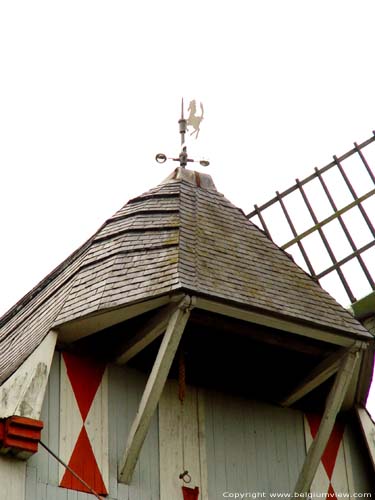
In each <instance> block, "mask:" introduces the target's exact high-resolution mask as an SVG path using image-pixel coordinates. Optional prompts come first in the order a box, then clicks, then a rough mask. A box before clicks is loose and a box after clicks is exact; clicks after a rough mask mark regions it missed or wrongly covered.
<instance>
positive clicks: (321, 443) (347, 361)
mask: <svg viewBox="0 0 375 500" xmlns="http://www.w3.org/2000/svg"><path fill="white" fill-rule="evenodd" d="M358 357H359V354H358V351H356V352H352V351H350V352H349V353H348V354H347V355H346V356H345V358H344V360H343V361H342V363H341V364H340V368H339V371H338V372H337V375H336V378H335V381H334V384H333V386H332V389H331V391H330V393H329V395H328V398H327V403H326V408H325V410H324V414H323V418H322V421H321V423H320V426H319V429H318V432H317V434H316V437H315V439H314V441H313V442H312V445H311V446H310V448H309V451H308V452H307V456H306V459H305V462H304V464H303V467H302V470H301V472H300V475H299V477H298V480H297V484H296V486H295V488H294V496H293V497H294V498H298V497H299V496H300V495H301V494H302V493H304V494H305V493H308V492H309V490H310V486H311V483H312V481H313V479H314V476H315V474H316V470H317V468H318V465H319V462H320V460H321V458H322V455H323V452H324V450H325V447H326V446H327V443H328V439H329V437H330V435H331V432H332V429H333V426H334V424H335V421H336V416H337V414H338V412H339V411H340V408H341V405H342V402H343V400H344V397H345V394H346V391H347V389H348V386H349V384H350V381H351V378H352V375H353V372H354V368H355V365H356V363H357V361H358Z"/></svg>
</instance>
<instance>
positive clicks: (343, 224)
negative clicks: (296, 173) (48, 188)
mask: <svg viewBox="0 0 375 500" xmlns="http://www.w3.org/2000/svg"><path fill="white" fill-rule="evenodd" d="M316 172H317V174H318V179H319V181H320V184H321V186H322V188H323V190H324V192H325V194H326V196H327V198H328V200H329V202H330V204H331V207H332V208H333V210H334V211H335V213H336V212H337V206H336V203H335V202H334V199H333V198H332V195H331V193H330V192H329V190H328V187H327V185H326V183H325V181H324V179H323V176H322V175H321V173H320V172H319V171H318V169H316ZM337 220H338V221H339V223H340V225H341V228H342V230H343V231H344V233H345V236H346V237H347V239H348V241H349V243H350V245H351V247H352V249H353V250H354V255H353V254H352V255H353V257H354V256H356V257H357V260H358V263H359V265H360V266H361V268H362V271H363V272H364V274H365V276H366V278H367V281H368V282H369V283H370V286H371V288H372V289H374V288H375V283H374V280H373V279H372V276H371V274H370V273H369V271H368V269H367V266H366V264H365V262H364V260H363V258H362V256H361V254H360V253H358V248H357V245H356V244H355V243H354V240H353V238H352V237H351V235H350V232H349V230H348V228H347V227H346V224H345V222H344V219H343V218H342V217H341V214H337Z"/></svg>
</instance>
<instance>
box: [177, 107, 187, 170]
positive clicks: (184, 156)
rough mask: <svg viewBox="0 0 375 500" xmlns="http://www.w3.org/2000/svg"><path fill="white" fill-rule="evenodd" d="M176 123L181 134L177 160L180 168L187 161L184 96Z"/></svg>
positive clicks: (184, 165) (183, 166)
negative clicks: (179, 116)
mask: <svg viewBox="0 0 375 500" xmlns="http://www.w3.org/2000/svg"><path fill="white" fill-rule="evenodd" d="M178 123H179V125H180V134H181V151H180V156H179V160H180V166H181V167H182V168H185V167H186V165H187V161H188V154H187V148H186V144H185V134H186V127H187V121H186V118H184V98H182V99H181V118H180V119H179V120H178Z"/></svg>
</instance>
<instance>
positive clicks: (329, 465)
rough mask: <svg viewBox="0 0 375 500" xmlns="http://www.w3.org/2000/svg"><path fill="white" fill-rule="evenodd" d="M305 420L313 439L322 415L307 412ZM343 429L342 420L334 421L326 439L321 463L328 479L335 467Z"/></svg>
mask: <svg viewBox="0 0 375 500" xmlns="http://www.w3.org/2000/svg"><path fill="white" fill-rule="evenodd" d="M306 417H307V420H308V422H309V426H310V431H311V435H312V437H313V439H315V436H316V434H317V432H318V429H319V425H320V421H321V419H322V417H321V416H320V415H317V414H314V413H309V414H308V415H306ZM344 431H345V424H343V423H342V422H339V421H336V423H335V425H334V427H333V429H332V433H331V435H330V438H329V440H328V443H327V446H326V449H325V450H324V453H323V456H322V463H323V465H324V468H325V470H326V472H327V475H328V478H329V480H331V478H332V473H333V469H334V467H335V463H336V458H337V453H338V451H339V448H340V444H341V440H342V438H343V435H344Z"/></svg>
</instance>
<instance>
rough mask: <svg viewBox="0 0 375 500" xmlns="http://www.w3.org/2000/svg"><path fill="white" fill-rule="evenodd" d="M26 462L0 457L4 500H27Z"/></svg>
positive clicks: (0, 480) (0, 482)
mask: <svg viewBox="0 0 375 500" xmlns="http://www.w3.org/2000/svg"><path fill="white" fill-rule="evenodd" d="M25 484H26V462H25V461H21V460H17V459H15V458H8V457H6V456H3V455H0V485H1V486H0V488H1V491H0V493H1V495H2V498H4V499H9V500H25Z"/></svg>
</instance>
